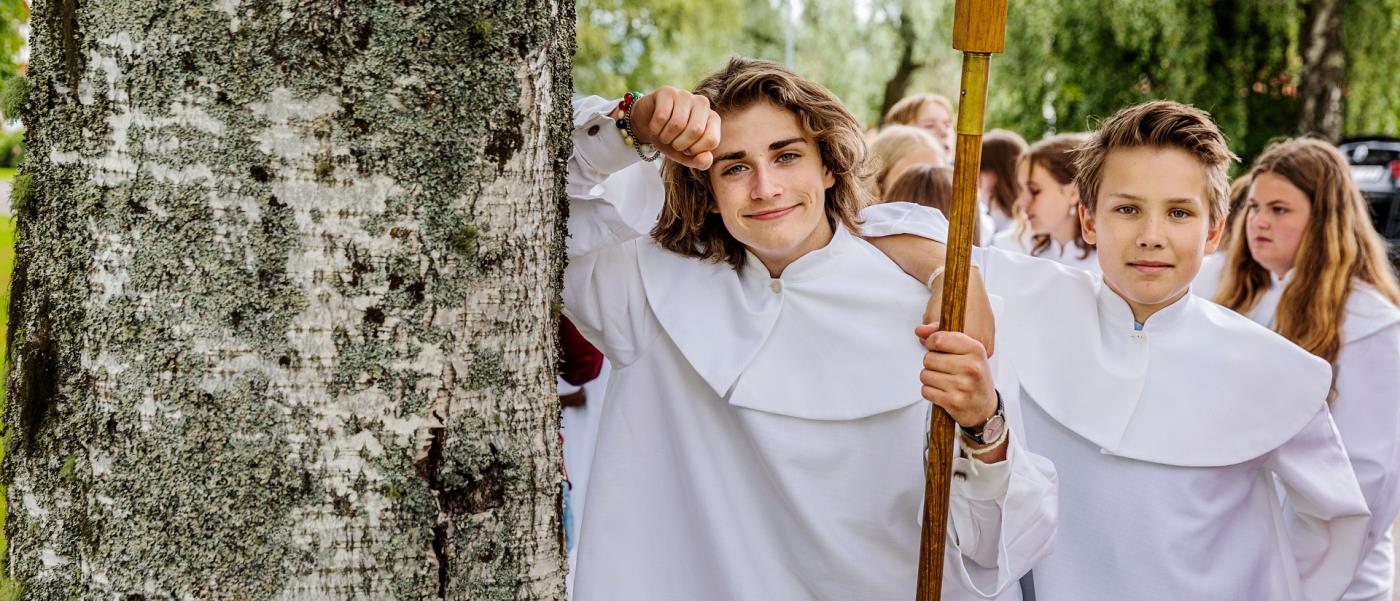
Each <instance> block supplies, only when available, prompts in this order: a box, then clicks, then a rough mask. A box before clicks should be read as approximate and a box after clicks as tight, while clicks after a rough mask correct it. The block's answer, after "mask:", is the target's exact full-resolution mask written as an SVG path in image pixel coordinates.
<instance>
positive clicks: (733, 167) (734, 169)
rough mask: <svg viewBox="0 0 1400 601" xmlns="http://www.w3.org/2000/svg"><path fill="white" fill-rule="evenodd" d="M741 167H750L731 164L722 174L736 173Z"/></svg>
mask: <svg viewBox="0 0 1400 601" xmlns="http://www.w3.org/2000/svg"><path fill="white" fill-rule="evenodd" d="M740 169H748V167H747V166H745V165H731V166H730V167H729V168H728V169H725V170H724V171H723V173H721V175H734V174H735V173H738V172H739V170H740Z"/></svg>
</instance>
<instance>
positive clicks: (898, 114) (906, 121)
mask: <svg viewBox="0 0 1400 601" xmlns="http://www.w3.org/2000/svg"><path fill="white" fill-rule="evenodd" d="M930 102H932V103H933V104H936V105H938V106H941V107H943V108H944V109H946V110H947V111H948V116H949V117H956V114H955V113H953V103H952V102H949V101H948V97H947V96H944V95H942V94H934V93H931V92H930V93H926V94H914V95H913V96H905V97H904V98H901V99H900V100H899V102H896V103H894V106H891V107H890V110H888V111H885V118H884V120H883V121H884V124H885V125H889V124H891V123H893V124H898V125H913V124H914V122H915V121H918V120H919V111H922V110H924V105H927V104H928V103H930Z"/></svg>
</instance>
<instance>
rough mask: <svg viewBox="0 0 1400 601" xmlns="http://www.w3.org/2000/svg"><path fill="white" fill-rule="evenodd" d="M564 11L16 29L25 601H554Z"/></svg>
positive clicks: (104, 10) (297, 0)
mask: <svg viewBox="0 0 1400 601" xmlns="http://www.w3.org/2000/svg"><path fill="white" fill-rule="evenodd" d="M573 22H574V17H573V3H572V2H568V1H565V0H549V1H545V2H514V1H506V0H442V1H422V0H420V1H402V0H361V1H357V2H350V1H347V0H315V1H311V0H283V1H282V2H276V3H262V2H258V3H254V2H242V1H241V0H218V1H213V2H209V1H201V2H195V1H192V0H114V1H112V2H103V3H96V2H91V3H90V2H83V3H79V2H77V0H38V1H37V2H35V4H34V23H33V27H34V30H33V44H34V52H33V61H32V64H31V69H30V77H31V85H30V90H31V91H30V93H29V97H28V98H27V100H26V101H25V103H24V110H23V115H24V116H25V118H26V121H27V123H28V126H29V134H28V142H29V148H30V150H31V154H30V159H29V163H28V164H27V166H26V168H25V171H26V174H25V175H23V176H21V178H22V179H23V180H24V183H26V184H28V186H27V189H28V190H29V191H28V192H27V193H23V192H21V193H19V194H17V198H16V199H15V201H16V204H17V205H18V208H17V213H18V215H19V218H20V234H19V238H20V240H21V241H20V243H19V247H18V250H17V265H16V272H15V276H14V283H13V301H12V306H11V312H12V316H11V342H10V345H11V346H10V350H11V357H12V361H13V365H12V367H11V371H10V376H9V380H8V391H9V399H10V401H9V405H8V407H7V408H6V410H5V413H4V421H5V424H6V425H7V426H8V428H7V430H6V432H5V437H6V440H5V444H6V449H7V450H8V452H7V453H6V457H5V462H4V466H3V475H4V480H5V482H6V483H7V484H8V485H9V489H8V490H9V505H8V507H9V519H8V520H7V523H6V524H5V532H6V535H7V536H8V537H9V538H10V551H9V558H8V559H9V562H8V573H9V576H10V577H12V578H14V579H15V580H17V581H18V582H19V584H20V585H21V586H22V587H23V592H24V598H25V599H41V600H47V599H64V600H66V599H70V598H81V599H112V598H123V599H390V598H394V599H425V598H444V599H474V600H496V599H526V600H533V599H561V598H562V597H563V573H564V572H563V570H564V564H563V551H562V540H561V537H562V535H561V529H560V527H559V522H560V504H559V492H560V487H559V483H560V475H561V471H560V466H559V455H560V449H559V445H558V434H557V432H558V407H557V399H556V396H555V393H554V379H553V357H554V352H553V351H554V344H555V342H554V333H555V326H554V324H555V321H554V317H555V313H556V312H557V311H556V307H557V306H558V301H557V297H558V283H559V277H560V271H561V265H562V257H563V254H562V246H561V245H562V230H561V228H562V223H561V217H560V210H561V205H560V202H561V199H562V198H563V193H562V186H563V164H564V159H565V158H566V157H567V153H568V150H569V148H568V143H569V142H568V137H567V133H568V130H569V103H568V97H569V92H570V87H571V81H570V75H569V73H570V59H571V56H572V54H573Z"/></svg>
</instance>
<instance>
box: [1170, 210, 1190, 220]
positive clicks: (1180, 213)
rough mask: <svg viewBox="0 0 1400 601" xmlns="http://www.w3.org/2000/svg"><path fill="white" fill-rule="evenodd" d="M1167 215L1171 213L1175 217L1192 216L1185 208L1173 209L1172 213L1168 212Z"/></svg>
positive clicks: (1184, 217)
mask: <svg viewBox="0 0 1400 601" xmlns="http://www.w3.org/2000/svg"><path fill="white" fill-rule="evenodd" d="M1167 215H1170V216H1171V217H1173V218H1175V219H1186V218H1187V217H1190V216H1191V213H1188V212H1187V211H1186V210H1184V209H1172V210H1171V212H1170V213H1167Z"/></svg>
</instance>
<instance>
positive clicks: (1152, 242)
mask: <svg viewBox="0 0 1400 601" xmlns="http://www.w3.org/2000/svg"><path fill="white" fill-rule="evenodd" d="M1206 186H1207V179H1206V168H1205V165H1203V164H1202V163H1201V161H1200V160H1198V159H1196V158H1195V157H1194V156H1192V155H1191V154H1189V153H1187V152H1186V151H1184V150H1181V149H1178V148H1171V147H1148V146H1140V147H1133V148H1122V149H1116V150H1112V151H1110V152H1109V153H1108V155H1107V156H1105V157H1104V164H1103V179H1102V180H1101V183H1100V185H1099V191H1098V199H1097V200H1098V202H1097V203H1096V204H1097V206H1096V208H1095V210H1094V214H1093V215H1092V216H1091V215H1089V214H1088V213H1087V212H1086V211H1085V210H1084V209H1083V208H1082V206H1081V208H1080V218H1081V220H1082V222H1083V226H1084V239H1085V240H1086V241H1088V242H1091V243H1094V244H1097V245H1098V256H1099V265H1100V266H1101V267H1102V268H1103V278H1104V282H1105V283H1107V284H1108V286H1109V287H1110V288H1112V289H1113V291H1114V292H1116V293H1118V295H1119V296H1121V297H1122V298H1123V300H1125V301H1127V303H1128V306H1129V307H1131V308H1132V310H1133V317H1134V318H1135V319H1137V321H1139V322H1144V321H1146V320H1147V318H1148V317H1149V316H1151V315H1152V314H1153V313H1156V312H1157V311H1158V310H1159V309H1161V308H1163V307H1166V306H1167V305H1170V304H1172V303H1173V302H1176V301H1177V299H1180V298H1181V297H1182V296H1183V295H1185V294H1186V292H1187V290H1189V289H1190V286H1191V280H1192V279H1194V278H1195V277H1196V274H1197V273H1198V272H1199V271H1200V269H1201V259H1202V258H1203V257H1204V256H1205V255H1206V254H1207V253H1211V252H1214V251H1215V248H1216V246H1217V245H1218V244H1219V243H1220V233H1221V231H1222V229H1223V224H1221V223H1216V224H1211V222H1210V207H1209V205H1208V204H1207V203H1208V200H1207V199H1208V196H1207V192H1206V191H1207V188H1206Z"/></svg>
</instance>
